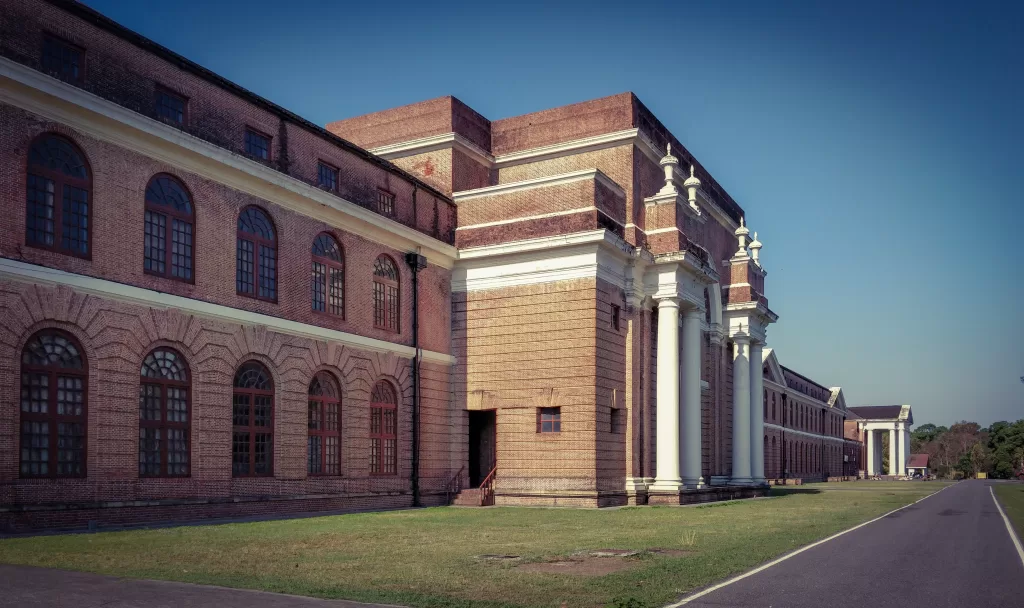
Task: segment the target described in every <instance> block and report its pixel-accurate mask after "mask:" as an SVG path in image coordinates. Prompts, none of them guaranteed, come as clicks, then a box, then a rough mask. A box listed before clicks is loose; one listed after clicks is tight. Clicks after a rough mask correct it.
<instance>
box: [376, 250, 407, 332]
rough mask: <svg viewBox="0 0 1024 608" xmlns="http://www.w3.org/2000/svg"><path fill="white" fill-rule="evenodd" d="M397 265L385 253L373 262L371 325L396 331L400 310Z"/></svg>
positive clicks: (397, 329)
mask: <svg viewBox="0 0 1024 608" xmlns="http://www.w3.org/2000/svg"><path fill="white" fill-rule="evenodd" d="M398 288H399V284H398V266H397V265H396V264H395V261H394V260H392V259H391V258H389V257H388V256H386V255H380V256H378V257H377V261H376V262H374V264H373V326H374V327H376V328H377V329H386V330H388V331H393V332H396V333H398V331H399V324H398V315H399V311H400V310H401V301H400V299H399V298H400V296H399V290H398Z"/></svg>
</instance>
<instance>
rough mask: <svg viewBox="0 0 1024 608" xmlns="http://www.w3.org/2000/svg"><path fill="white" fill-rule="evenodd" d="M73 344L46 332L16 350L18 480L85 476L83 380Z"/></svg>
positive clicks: (77, 348)
mask: <svg viewBox="0 0 1024 608" xmlns="http://www.w3.org/2000/svg"><path fill="white" fill-rule="evenodd" d="M87 373H88V370H87V368H86V361H85V356H84V355H83V354H82V348H81V346H79V345H78V342H76V341H75V339H74V338H72V337H71V335H70V334H67V333H65V332H62V331H59V330H55V329H46V330H43V331H41V332H39V333H37V334H35V335H34V336H32V337H31V338H30V339H29V341H28V343H27V344H25V348H24V350H22V351H21V465H20V471H21V476H22V477H85V464H86V463H85V456H86V454H85V445H86V380H87Z"/></svg>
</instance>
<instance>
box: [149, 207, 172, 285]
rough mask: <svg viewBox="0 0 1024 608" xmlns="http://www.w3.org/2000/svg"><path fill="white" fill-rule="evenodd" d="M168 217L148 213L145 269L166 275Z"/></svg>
mask: <svg viewBox="0 0 1024 608" xmlns="http://www.w3.org/2000/svg"><path fill="white" fill-rule="evenodd" d="M166 234H167V216H166V215H162V214H160V213H153V212H152V211H146V241H145V256H144V257H145V268H146V270H148V271H150V272H155V273H158V274H164V265H165V263H166V262H165V260H166V259H167V243H166V241H167V238H166V236H165V235H166Z"/></svg>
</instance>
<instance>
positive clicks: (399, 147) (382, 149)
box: [369, 132, 494, 168]
mask: <svg viewBox="0 0 1024 608" xmlns="http://www.w3.org/2000/svg"><path fill="white" fill-rule="evenodd" d="M446 148H454V149H456V150H459V151H460V152H462V153H464V154H466V155H468V156H470V157H471V158H472V159H473V160H475V161H476V162H478V163H480V164H481V165H483V166H485V167H488V168H490V167H492V166H493V165H494V156H492V155H491V153H490V152H488V151H487V150H484V149H483V148H481V147H480V146H478V145H476V144H474V143H473V142H471V141H469V140H468V139H466V138H465V137H463V136H461V135H459V134H458V133H455V132H451V133H442V134H440V135H430V136H427V137H421V138H419V139H410V140H409V141H400V142H397V143H393V144H387V145H385V146H378V147H376V148H371V149H370V150H369V151H370V152H371V153H372V154H376V155H377V156H380V157H381V158H386V159H387V160H392V159H395V158H402V157H404V156H412V155H415V154H426V153H428V152H436V151H438V150H444V149H446Z"/></svg>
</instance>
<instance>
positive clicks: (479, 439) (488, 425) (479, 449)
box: [469, 410, 498, 488]
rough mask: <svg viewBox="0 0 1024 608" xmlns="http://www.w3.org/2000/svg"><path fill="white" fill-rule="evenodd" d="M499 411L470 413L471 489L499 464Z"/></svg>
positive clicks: (477, 486) (477, 485)
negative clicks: (497, 447)
mask: <svg viewBox="0 0 1024 608" xmlns="http://www.w3.org/2000/svg"><path fill="white" fill-rule="evenodd" d="M497 418H498V416H497V411H496V410H485V411H480V412H469V487H471V488H479V487H480V483H481V482H482V481H483V480H484V478H485V477H487V475H488V474H489V473H490V472H491V470H492V469H493V468H494V465H495V463H496V462H497V452H496V446H497V434H496V431H497Z"/></svg>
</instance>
